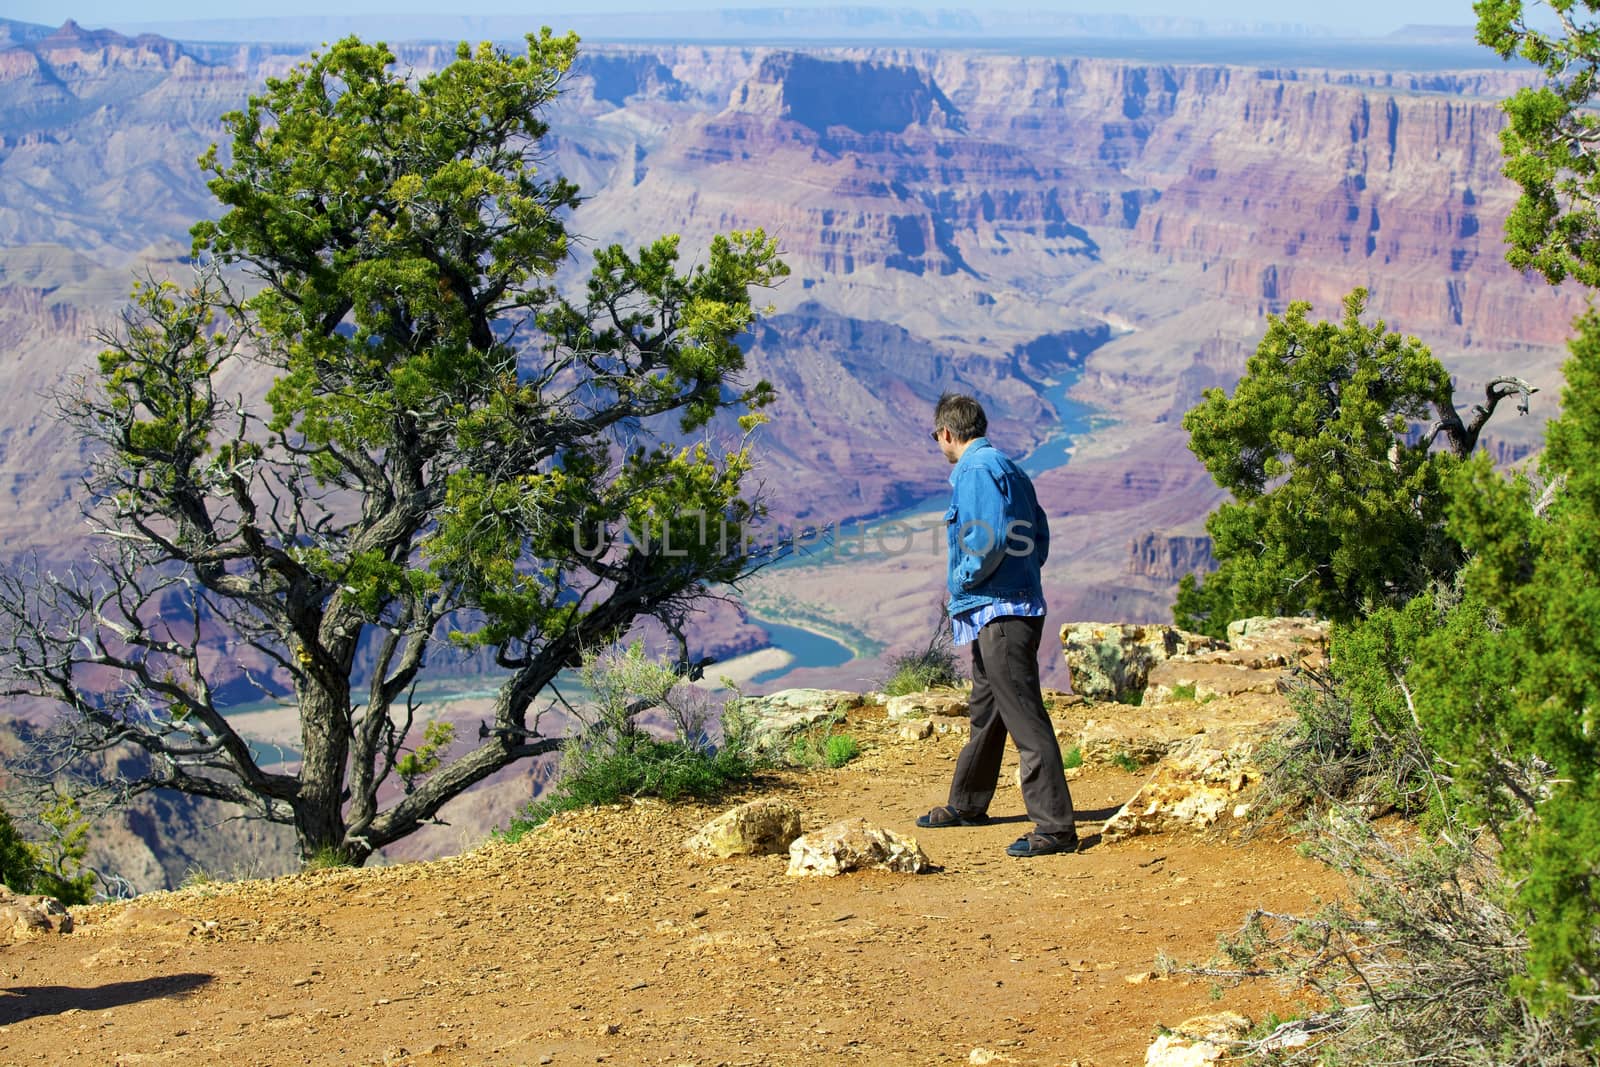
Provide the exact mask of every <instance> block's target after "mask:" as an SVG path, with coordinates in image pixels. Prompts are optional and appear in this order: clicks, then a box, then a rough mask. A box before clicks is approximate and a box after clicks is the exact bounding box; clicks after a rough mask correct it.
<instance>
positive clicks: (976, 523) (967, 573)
mask: <svg viewBox="0 0 1600 1067" xmlns="http://www.w3.org/2000/svg"><path fill="white" fill-rule="evenodd" d="M950 485H951V487H952V492H951V494H950V508H949V510H948V511H946V512H945V514H944V521H945V531H946V537H947V540H948V542H949V548H950V568H949V583H948V584H949V587H950V614H951V615H959V614H961V613H962V612H966V611H971V610H973V609H974V608H978V607H982V606H983V605H984V604H987V603H992V602H993V601H996V600H1029V599H1032V600H1037V601H1038V602H1039V603H1040V604H1043V603H1044V588H1043V586H1042V584H1041V583H1040V581H1039V568H1040V567H1042V566H1044V561H1045V559H1046V558H1047V557H1048V556H1049V555H1050V524H1049V522H1048V521H1047V520H1046V518H1045V514H1044V509H1043V508H1041V507H1040V506H1039V501H1038V498H1037V497H1035V496H1034V493H1033V483H1032V482H1030V481H1029V480H1028V476H1027V475H1026V474H1024V473H1022V468H1020V467H1018V466H1017V465H1016V464H1015V463H1013V462H1012V461H1011V460H1010V459H1009V458H1008V457H1007V456H1006V455H1005V454H1004V453H1003V452H1001V451H999V450H998V449H996V448H995V447H994V446H993V445H991V444H990V443H989V439H988V438H987V437H979V438H977V439H976V440H974V441H973V442H972V443H971V444H970V445H968V446H967V449H966V451H965V452H963V453H962V454H961V459H960V461H959V462H957V463H956V468H955V470H954V471H952V472H951V473H950Z"/></svg>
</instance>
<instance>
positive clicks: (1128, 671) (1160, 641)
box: [1061, 622, 1223, 701]
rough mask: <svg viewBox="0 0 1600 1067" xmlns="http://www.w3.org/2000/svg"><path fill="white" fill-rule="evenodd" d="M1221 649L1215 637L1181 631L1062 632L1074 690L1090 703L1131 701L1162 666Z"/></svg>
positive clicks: (1097, 625)
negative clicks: (1201, 652)
mask: <svg viewBox="0 0 1600 1067" xmlns="http://www.w3.org/2000/svg"><path fill="white" fill-rule="evenodd" d="M1220 647H1223V645H1222V642H1220V641H1218V640H1217V639H1216V638H1214V637H1207V636H1205V635H1204V634H1192V633H1189V632H1187V631H1185V630H1180V629H1178V628H1177V627H1176V626H1155V625H1150V626H1146V625H1143V624H1137V623H1105V622H1078V623H1068V624H1066V625H1065V626H1063V627H1061V648H1062V652H1063V653H1064V654H1065V656H1066V659H1067V667H1068V668H1069V669H1070V670H1071V672H1072V691H1073V692H1074V693H1077V694H1079V695H1080V696H1083V697H1086V698H1087V699H1089V700H1102V701H1121V700H1128V699H1130V698H1132V697H1133V696H1134V695H1135V694H1138V693H1142V692H1143V691H1144V688H1145V686H1146V684H1148V678H1149V674H1150V668H1151V667H1153V666H1155V665H1156V664H1157V663H1161V662H1163V661H1165V660H1168V659H1171V658H1172V657H1173V656H1184V655H1191V654H1193V653H1195V652H1200V651H1204V650H1207V649H1213V648H1220Z"/></svg>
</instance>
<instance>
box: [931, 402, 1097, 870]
mask: <svg viewBox="0 0 1600 1067" xmlns="http://www.w3.org/2000/svg"><path fill="white" fill-rule="evenodd" d="M933 426H934V429H933V434H932V437H933V439H934V441H935V442H936V443H937V444H938V445H939V450H940V451H941V452H943V453H944V457H945V459H947V460H949V461H950V462H951V463H952V464H954V465H955V470H954V471H953V472H952V473H951V475H950V485H951V487H952V493H951V498H950V508H949V510H948V511H946V512H945V517H944V519H945V526H946V530H947V536H948V541H949V554H950V559H949V587H950V621H951V624H952V625H953V627H954V629H955V642H956V644H958V645H964V644H971V645H972V701H971V704H970V705H969V707H968V712H967V714H968V716H969V717H970V718H971V720H972V734H971V736H970V737H969V738H968V739H967V744H966V747H965V748H963V749H962V750H961V755H960V756H959V757H958V758H957V760H956V773H955V779H954V780H953V781H952V782H951V783H950V802H949V803H948V804H947V805H945V806H943V807H938V808H934V809H933V810H932V811H930V812H928V813H927V814H926V815H922V816H919V817H918V818H917V825H918V826H922V827H930V828H941V827H947V826H981V825H983V824H984V823H986V822H988V821H989V814H988V812H989V802H990V801H991V800H993V799H994V790H995V785H996V783H997V782H998V781H999V778H1000V758H1001V756H1002V755H1003V754H1004V752H1005V745H1006V735H1008V734H1009V735H1010V736H1011V739H1012V740H1013V741H1015V742H1016V745H1017V754H1018V756H1019V758H1020V762H1021V765H1022V767H1021V769H1022V800H1023V803H1024V804H1025V805H1026V806H1027V809H1028V816H1029V818H1031V819H1032V820H1033V822H1034V829H1033V832H1031V833H1027V834H1023V835H1022V836H1021V837H1020V838H1018V839H1017V840H1016V841H1015V842H1014V843H1012V844H1011V846H1010V847H1008V848H1007V849H1006V852H1007V853H1009V854H1010V855H1012V856H1045V855H1049V854H1051V853H1056V852H1073V851H1076V849H1077V847H1078V834H1077V831H1076V829H1075V828H1074V825H1073V812H1072V794H1071V793H1070V792H1069V791H1068V789H1067V778H1066V774H1065V773H1064V772H1063V770H1062V766H1061V746H1060V745H1058V744H1057V743H1056V733H1055V727H1054V726H1053V725H1051V722H1050V714H1049V712H1047V711H1046V710H1045V706H1044V696H1043V694H1042V693H1041V692H1040V689H1039V662H1038V655H1039V640H1040V638H1041V636H1042V635H1043V633H1044V615H1045V604H1044V588H1043V585H1042V584H1041V583H1040V580H1039V568H1040V567H1041V566H1042V565H1043V564H1044V561H1045V557H1046V556H1047V555H1048V554H1049V551H1050V528H1049V524H1048V522H1047V521H1046V519H1045V514H1044V511H1043V510H1042V509H1041V508H1040V507H1039V503H1038V500H1037V499H1036V498H1035V497H1034V493H1033V483H1032V482H1030V481H1029V480H1028V476H1027V475H1026V474H1024V473H1022V470H1021V468H1019V467H1018V466H1017V465H1016V464H1015V463H1013V462H1012V461H1011V460H1010V459H1008V458H1007V457H1006V456H1005V455H1004V454H1002V453H1001V452H1000V451H998V450H997V449H996V448H995V447H994V446H993V445H991V444H989V440H988V438H986V437H985V436H984V434H985V432H986V431H987V430H988V428H989V420H988V417H987V416H985V415H984V412H983V407H982V405H980V404H979V403H978V402H977V401H976V400H974V399H973V398H972V397H970V396H963V395H961V394H958V393H946V394H945V395H944V396H942V397H940V398H939V404H938V407H936V408H935V409H934V415H933Z"/></svg>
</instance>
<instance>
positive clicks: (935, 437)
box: [928, 430, 944, 444]
mask: <svg viewBox="0 0 1600 1067" xmlns="http://www.w3.org/2000/svg"><path fill="white" fill-rule="evenodd" d="M943 432H944V431H942V430H933V431H931V432H930V433H929V434H928V439H929V440H931V441H933V442H934V443H935V444H938V442H939V434H941V433H943Z"/></svg>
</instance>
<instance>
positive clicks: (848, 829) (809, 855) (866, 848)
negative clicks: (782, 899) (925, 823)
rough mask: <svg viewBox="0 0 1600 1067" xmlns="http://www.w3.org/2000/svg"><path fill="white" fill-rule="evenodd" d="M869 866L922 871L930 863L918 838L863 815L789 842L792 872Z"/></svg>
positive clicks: (820, 873) (827, 873) (826, 873)
mask: <svg viewBox="0 0 1600 1067" xmlns="http://www.w3.org/2000/svg"><path fill="white" fill-rule="evenodd" d="M869 867H870V868H877V869H879V870H885V871H897V872H901V873H905V874H919V873H921V872H922V871H925V870H927V869H928V867H929V863H928V857H927V855H926V854H925V853H924V852H923V851H922V846H921V845H919V844H917V839H916V838H914V837H902V836H901V835H900V834H897V833H895V832H894V831H893V830H886V829H884V828H882V827H879V826H873V825H872V824H871V823H869V822H867V820H865V819H860V818H857V819H843V820H841V821H839V822H836V823H833V824H832V825H830V826H826V827H824V828H823V829H821V830H819V831H817V832H816V833H815V834H810V835H807V836H805V837H802V838H799V839H798V840H796V841H795V842H794V844H792V845H790V846H789V873H790V874H792V875H796V876H801V877H820V878H826V877H832V876H834V875H838V874H843V873H845V872H846V871H855V870H863V869H866V868H869Z"/></svg>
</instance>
